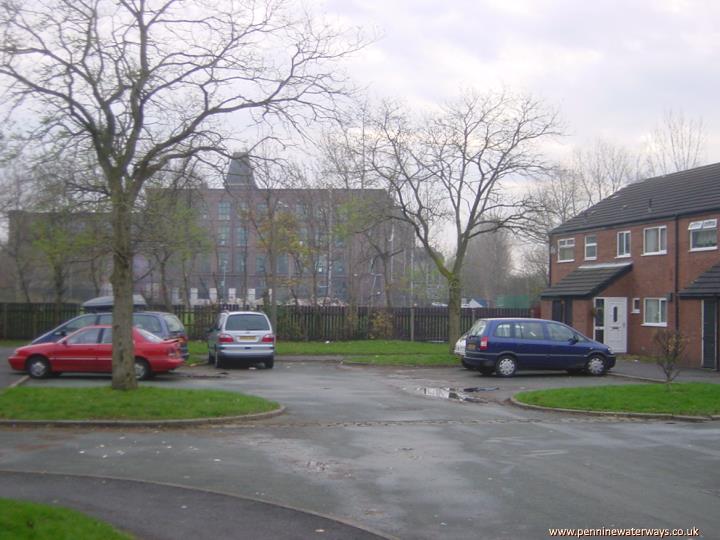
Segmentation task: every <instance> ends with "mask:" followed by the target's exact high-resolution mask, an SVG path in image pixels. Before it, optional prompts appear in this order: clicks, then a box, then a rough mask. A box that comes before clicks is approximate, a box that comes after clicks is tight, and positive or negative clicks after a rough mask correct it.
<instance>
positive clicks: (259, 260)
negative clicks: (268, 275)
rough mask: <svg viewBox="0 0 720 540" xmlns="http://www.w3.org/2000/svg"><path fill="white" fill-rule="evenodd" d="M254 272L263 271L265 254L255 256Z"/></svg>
mask: <svg viewBox="0 0 720 540" xmlns="http://www.w3.org/2000/svg"><path fill="white" fill-rule="evenodd" d="M255 273H257V274H264V273H265V255H258V256H257V257H255Z"/></svg>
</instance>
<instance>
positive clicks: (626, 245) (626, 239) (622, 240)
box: [617, 231, 630, 257]
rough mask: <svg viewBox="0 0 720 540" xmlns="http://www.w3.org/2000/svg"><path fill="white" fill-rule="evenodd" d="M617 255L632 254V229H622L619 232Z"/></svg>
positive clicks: (626, 255) (625, 255)
mask: <svg viewBox="0 0 720 540" xmlns="http://www.w3.org/2000/svg"><path fill="white" fill-rule="evenodd" d="M617 256H618V257H629V256H630V231H620V232H619V233H617Z"/></svg>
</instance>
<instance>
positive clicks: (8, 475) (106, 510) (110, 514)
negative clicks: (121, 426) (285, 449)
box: [0, 472, 384, 540]
mask: <svg viewBox="0 0 720 540" xmlns="http://www.w3.org/2000/svg"><path fill="white" fill-rule="evenodd" d="M0 497H12V498H16V499H24V500H32V501H36V502H41V503H46V504H57V505H62V506H66V507H70V508H74V509H76V510H79V511H81V512H85V513H86V514H89V515H92V516H95V517H97V518H99V519H102V520H104V521H107V522H108V523H111V524H112V525H114V526H115V527H117V528H118V529H120V530H124V531H127V532H129V533H131V534H133V535H135V536H137V537H138V538H142V539H143V540H176V539H181V538H193V539H198V540H202V539H206V538H207V539H221V538H237V539H243V538H248V539H257V538H273V539H279V540H291V539H307V538H323V539H333V540H335V539H337V540H340V539H343V540H344V539H357V540H377V539H381V538H384V537H382V536H377V535H375V534H372V533H370V532H367V531H364V530H361V529H358V528H356V527H353V526H350V525H346V524H343V523H340V522H338V521H335V520H331V519H328V518H325V517H321V516H318V515H315V514H310V513H307V512H301V511H298V510H295V509H291V508H286V507H282V506H278V505H274V504H268V503H264V502H260V501H253V500H249V499H244V498H241V497H236V496H231V495H226V494H220V493H213V492H208V491H201V490H194V489H187V488H182V487H177V486H168V485H163V484H155V483H146V482H138V481H132V480H118V479H99V478H90V477H82V476H70V475H55V474H41V473H17V472H0Z"/></svg>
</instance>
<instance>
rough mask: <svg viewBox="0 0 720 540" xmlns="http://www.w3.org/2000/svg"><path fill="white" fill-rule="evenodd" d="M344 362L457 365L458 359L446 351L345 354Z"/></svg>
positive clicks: (377, 364)
mask: <svg viewBox="0 0 720 540" xmlns="http://www.w3.org/2000/svg"><path fill="white" fill-rule="evenodd" d="M345 361H346V362H358V363H362V364H372V365H375V366H457V365H459V364H460V360H458V358H457V357H455V356H453V355H451V354H448V353H447V352H446V353H441V354H382V355H377V354H376V355H365V356H346V357H345Z"/></svg>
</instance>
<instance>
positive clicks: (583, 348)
mask: <svg viewBox="0 0 720 540" xmlns="http://www.w3.org/2000/svg"><path fill="white" fill-rule="evenodd" d="M462 364H463V366H465V367H466V368H468V369H476V370H478V371H480V372H481V373H482V374H483V375H490V374H491V373H493V372H494V373H496V374H497V375H498V376H500V377H512V376H513V375H515V373H516V372H517V371H518V370H521V369H524V370H545V369H554V370H565V371H568V372H569V373H580V372H583V371H584V372H587V373H589V374H590V375H604V374H605V373H606V372H607V370H608V369H610V368H612V367H613V366H614V365H615V355H613V353H612V351H611V350H610V348H609V347H608V346H607V345H603V344H602V343H598V342H597V341H593V340H592V339H589V338H587V337H585V336H583V335H582V334H581V333H580V332H578V331H577V330H575V329H574V328H571V327H570V326H567V325H566V324H562V323H559V322H555V321H546V320H543V319H479V320H477V321H475V323H474V324H473V326H472V328H471V329H470V331H469V332H468V336H467V339H466V343H465V356H464V357H463V359H462Z"/></svg>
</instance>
